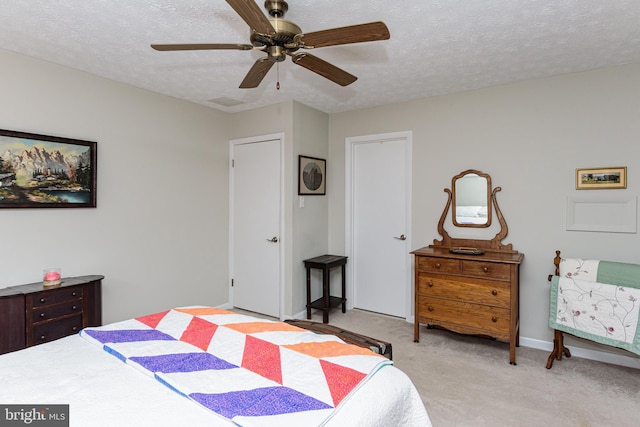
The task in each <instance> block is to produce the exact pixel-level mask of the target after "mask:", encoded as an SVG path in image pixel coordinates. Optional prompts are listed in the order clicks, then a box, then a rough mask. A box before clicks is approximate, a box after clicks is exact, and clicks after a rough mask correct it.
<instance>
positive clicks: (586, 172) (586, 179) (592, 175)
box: [576, 166, 627, 190]
mask: <svg viewBox="0 0 640 427" xmlns="http://www.w3.org/2000/svg"><path fill="white" fill-rule="evenodd" d="M605 188H627V168H626V166H620V167H609V168H590V169H576V190H596V189H605Z"/></svg>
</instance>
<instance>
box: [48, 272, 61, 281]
mask: <svg viewBox="0 0 640 427" xmlns="http://www.w3.org/2000/svg"><path fill="white" fill-rule="evenodd" d="M44 280H60V273H58V272H57V271H50V272H48V273H47V274H45V276H44Z"/></svg>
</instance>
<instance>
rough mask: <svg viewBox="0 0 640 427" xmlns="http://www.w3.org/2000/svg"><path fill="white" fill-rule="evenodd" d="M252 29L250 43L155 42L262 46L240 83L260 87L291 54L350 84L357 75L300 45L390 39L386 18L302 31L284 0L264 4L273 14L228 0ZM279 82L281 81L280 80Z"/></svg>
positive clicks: (171, 47) (250, 2)
mask: <svg viewBox="0 0 640 427" xmlns="http://www.w3.org/2000/svg"><path fill="white" fill-rule="evenodd" d="M226 2H227V3H229V5H230V6H231V7H232V8H233V9H234V10H235V11H236V13H237V14H238V15H240V17H241V18H242V19H243V20H244V21H245V22H246V23H247V24H248V25H249V28H250V29H251V35H250V38H249V39H250V41H251V44H226V43H222V44H215V43H213V44H210V43H200V44H152V45H151V47H152V48H153V49H155V50H159V51H177V50H216V49H223V50H224V49H226V50H260V51H263V52H265V53H266V54H267V56H265V57H262V58H259V59H258V60H257V61H256V62H255V63H254V64H253V66H252V67H251V69H250V70H249V72H248V73H247V75H246V76H245V78H244V80H243V81H242V83H241V84H240V88H241V89H248V88H255V87H258V85H259V84H260V82H262V80H263V79H264V77H265V76H266V74H267V73H268V72H269V70H270V69H271V67H272V66H273V64H275V63H276V62H282V61H284V60H285V58H286V56H287V55H289V56H291V59H292V61H293V63H294V64H297V65H300V66H302V67H304V68H306V69H308V70H310V71H313V72H314V73H316V74H319V75H321V76H322V77H325V78H327V79H329V80H331V81H332V82H334V83H337V84H339V85H341V86H347V85H349V84H351V83H353V82H355V81H356V80H357V79H358V78H357V77H356V76H354V75H352V74H349V73H348V72H346V71H344V70H342V69H340V68H338V67H336V66H335V65H332V64H330V63H329V62H327V61H325V60H323V59H320V58H318V57H317V56H313V55H310V54H308V53H306V52H297V51H298V50H299V49H313V48H319V47H326V46H336V45H342V44H351V43H361V42H370V41H378V40H387V39H389V37H390V35H389V29H388V28H387V26H386V25H385V24H384V22H380V21H378V22H371V23H368V24H359V25H350V26H347V27H340V28H332V29H328V30H322V31H314V32H311V33H303V32H302V30H301V29H300V27H298V26H297V25H296V24H294V23H293V22H291V21H287V20H286V19H283V18H284V15H285V13H286V12H287V10H288V9H289V5H288V4H287V2H286V1H284V0H266V1H265V2H264V7H265V9H267V12H268V13H269V15H270V16H271V18H267V16H266V15H265V14H264V13H262V11H261V10H260V7H258V5H257V4H256V2H255V1H254V0H226ZM278 86H279V84H278Z"/></svg>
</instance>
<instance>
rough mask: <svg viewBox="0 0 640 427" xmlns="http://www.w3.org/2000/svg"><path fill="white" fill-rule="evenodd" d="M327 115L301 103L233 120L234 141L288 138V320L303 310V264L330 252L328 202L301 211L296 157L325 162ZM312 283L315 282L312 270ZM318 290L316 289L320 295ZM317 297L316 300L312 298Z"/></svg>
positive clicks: (311, 201) (308, 202) (309, 199)
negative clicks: (270, 135)
mask: <svg viewBox="0 0 640 427" xmlns="http://www.w3.org/2000/svg"><path fill="white" fill-rule="evenodd" d="M328 123H329V116H328V115H327V114H325V113H322V112H320V111H318V110H315V109H313V108H310V107H308V106H306V105H303V104H300V103H298V102H283V103H280V104H275V105H272V106H269V107H263V108H258V109H255V110H251V111H245V112H242V113H236V114H234V115H233V116H232V118H231V124H232V135H233V138H234V139H235V138H246V137H253V136H259V135H268V134H273V133H280V132H282V133H284V139H285V154H284V155H285V161H284V168H285V171H284V173H285V177H286V180H285V202H284V205H285V212H284V216H285V230H284V239H282V238H281V241H282V242H284V244H285V245H286V246H285V290H284V291H285V292H284V293H285V298H284V299H285V307H284V313H285V315H286V316H296V315H299V314H300V313H301V312H303V311H304V310H305V305H306V288H305V286H306V281H305V277H306V276H305V274H306V273H305V270H304V266H303V262H302V261H303V260H304V259H306V258H310V257H313V256H317V255H323V254H325V253H326V252H327V246H328V238H327V235H328V206H329V203H328V199H327V197H326V196H306V197H305V207H304V208H301V207H300V203H299V198H298V181H297V176H298V155H299V154H303V155H307V156H312V157H320V158H324V159H326V158H327V156H328V148H327V141H328V128H329V126H328ZM313 273H314V283H317V280H319V276H318V277H316V276H315V273H316V271H315V270H314V272H313ZM316 287H317V286H314V288H313V291H314V292H316V291H317V292H319V290H318V289H316ZM314 296H316V295H315V294H314Z"/></svg>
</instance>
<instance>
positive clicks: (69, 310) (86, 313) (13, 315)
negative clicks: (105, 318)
mask: <svg viewBox="0 0 640 427" xmlns="http://www.w3.org/2000/svg"><path fill="white" fill-rule="evenodd" d="M103 278H104V276H80V277H67V278H63V279H62V284H61V285H60V286H57V287H51V288H45V287H44V286H43V285H42V282H37V283H31V284H27V285H20V286H12V287H9V288H5V289H0V354H3V353H7V352H10V351H15V350H21V349H23V348H25V347H30V346H33V345H37V344H42V343H45V342H48V341H53V340H56V339H58V338H62V337H65V336H67V335H72V334H75V333H77V332H78V331H80V329H82V328H85V327H87V326H99V325H101V324H102V294H101V285H102V279H103Z"/></svg>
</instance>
